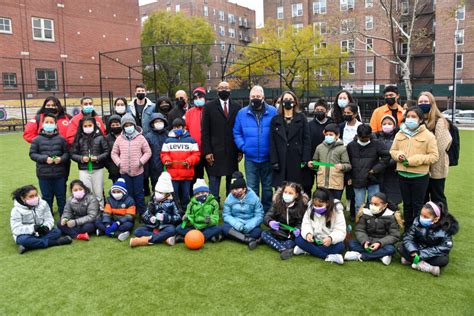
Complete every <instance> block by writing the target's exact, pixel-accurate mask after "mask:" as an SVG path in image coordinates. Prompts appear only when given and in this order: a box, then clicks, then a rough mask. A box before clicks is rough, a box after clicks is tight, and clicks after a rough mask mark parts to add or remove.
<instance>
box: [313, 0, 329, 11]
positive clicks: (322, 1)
mask: <svg viewBox="0 0 474 316" xmlns="http://www.w3.org/2000/svg"><path fill="white" fill-rule="evenodd" d="M327 12H328V7H327V3H326V0H317V1H314V2H313V14H326V13H327Z"/></svg>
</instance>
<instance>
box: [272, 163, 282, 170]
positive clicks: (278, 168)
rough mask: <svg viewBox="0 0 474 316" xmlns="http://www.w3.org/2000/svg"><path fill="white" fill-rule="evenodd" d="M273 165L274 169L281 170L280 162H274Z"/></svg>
mask: <svg viewBox="0 0 474 316" xmlns="http://www.w3.org/2000/svg"><path fill="white" fill-rule="evenodd" d="M272 167H273V170H275V171H280V164H279V163H274V164H273V165H272Z"/></svg>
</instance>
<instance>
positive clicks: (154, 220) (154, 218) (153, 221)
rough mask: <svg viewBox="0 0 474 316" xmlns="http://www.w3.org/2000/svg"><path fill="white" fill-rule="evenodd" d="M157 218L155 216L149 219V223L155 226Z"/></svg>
mask: <svg viewBox="0 0 474 316" xmlns="http://www.w3.org/2000/svg"><path fill="white" fill-rule="evenodd" d="M156 220H157V218H156V217H155V216H152V217H150V223H152V224H155V223H156Z"/></svg>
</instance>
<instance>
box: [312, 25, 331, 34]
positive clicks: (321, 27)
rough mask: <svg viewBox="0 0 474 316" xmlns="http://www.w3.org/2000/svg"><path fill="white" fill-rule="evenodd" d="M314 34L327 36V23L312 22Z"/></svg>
mask: <svg viewBox="0 0 474 316" xmlns="http://www.w3.org/2000/svg"><path fill="white" fill-rule="evenodd" d="M313 29H314V32H315V33H316V32H319V33H320V34H327V32H328V30H327V23H326V22H314V23H313Z"/></svg>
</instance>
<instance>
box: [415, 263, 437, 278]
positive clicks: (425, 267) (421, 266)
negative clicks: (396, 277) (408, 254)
mask: <svg viewBox="0 0 474 316" xmlns="http://www.w3.org/2000/svg"><path fill="white" fill-rule="evenodd" d="M411 267H412V269H415V270H418V271H421V272H428V273H431V274H432V275H434V276H439V274H440V272H441V271H440V268H439V267H438V266H432V265H431V264H429V263H428V262H426V261H420V262H418V263H417V264H414V263H413V264H412V265H411Z"/></svg>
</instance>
